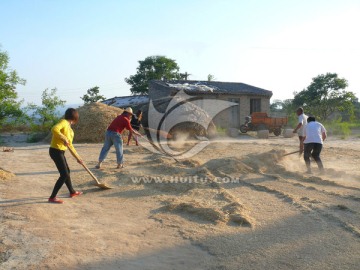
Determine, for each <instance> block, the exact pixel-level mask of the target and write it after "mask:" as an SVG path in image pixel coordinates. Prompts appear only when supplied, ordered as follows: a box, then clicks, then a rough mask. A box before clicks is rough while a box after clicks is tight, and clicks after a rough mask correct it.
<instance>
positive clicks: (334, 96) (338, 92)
mask: <svg viewBox="0 0 360 270" xmlns="http://www.w3.org/2000/svg"><path fill="white" fill-rule="evenodd" d="M347 86H348V83H347V81H346V80H345V79H343V78H338V75H337V74H336V73H326V74H325V75H323V74H321V75H319V76H317V77H315V78H313V81H312V83H311V84H310V85H309V86H308V87H307V88H306V89H304V90H302V91H301V92H299V93H295V97H294V100H293V105H294V106H296V107H300V106H302V107H303V108H304V111H305V113H306V114H311V115H314V116H315V117H317V118H318V119H319V120H320V121H324V120H327V119H328V118H329V116H330V115H332V114H333V113H335V112H346V113H347V114H348V115H350V116H351V115H352V114H353V111H354V105H353V102H354V100H355V95H354V93H352V92H349V91H345V90H344V89H345V88H346V87H347Z"/></svg>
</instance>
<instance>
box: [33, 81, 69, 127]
mask: <svg viewBox="0 0 360 270" xmlns="http://www.w3.org/2000/svg"><path fill="white" fill-rule="evenodd" d="M56 91H57V89H56V88H53V89H51V90H50V92H49V89H45V90H44V91H43V93H42V96H41V103H42V106H38V105H35V104H29V105H28V107H27V109H28V110H31V111H33V113H32V117H33V118H32V120H33V124H34V122H36V121H35V119H39V120H38V121H39V123H40V126H39V127H40V130H49V129H50V128H51V127H52V126H53V125H54V124H56V122H57V121H58V120H59V118H60V117H59V116H58V113H57V111H56V109H57V107H59V106H63V105H64V104H65V102H66V101H65V100H61V99H60V98H59V97H58V96H56Z"/></svg>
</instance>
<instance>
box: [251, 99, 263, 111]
mask: <svg viewBox="0 0 360 270" xmlns="http://www.w3.org/2000/svg"><path fill="white" fill-rule="evenodd" d="M253 112H261V99H260V98H251V99H250V114H252V113H253Z"/></svg>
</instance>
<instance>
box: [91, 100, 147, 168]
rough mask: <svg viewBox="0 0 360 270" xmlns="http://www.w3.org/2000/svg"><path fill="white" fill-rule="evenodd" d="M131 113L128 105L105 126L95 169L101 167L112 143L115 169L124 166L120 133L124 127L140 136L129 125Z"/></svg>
mask: <svg viewBox="0 0 360 270" xmlns="http://www.w3.org/2000/svg"><path fill="white" fill-rule="evenodd" d="M132 115H133V110H132V109H131V108H130V107H128V108H126V109H125V110H124V112H123V113H122V114H121V115H119V116H118V117H116V118H115V119H114V120H113V121H112V122H111V124H110V126H109V127H108V128H107V130H106V133H105V141H104V145H103V147H102V149H101V152H100V156H99V163H98V164H97V165H96V168H97V169H100V168H101V166H102V162H103V161H104V160H105V158H106V156H107V154H108V153H109V150H110V148H111V146H112V145H114V147H115V150H116V160H117V169H120V168H123V167H124V160H123V159H124V155H123V140H122V137H121V133H122V132H123V131H124V129H127V130H129V131H130V132H132V133H134V134H135V135H137V136H139V137H142V135H141V134H140V133H139V132H137V131H136V130H134V129H133V128H132V127H131V123H130V118H131V116H132Z"/></svg>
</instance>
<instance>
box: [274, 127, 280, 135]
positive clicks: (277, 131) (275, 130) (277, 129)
mask: <svg viewBox="0 0 360 270" xmlns="http://www.w3.org/2000/svg"><path fill="white" fill-rule="evenodd" d="M280 134H281V128H275V129H274V135H275V136H279V135H280Z"/></svg>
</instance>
